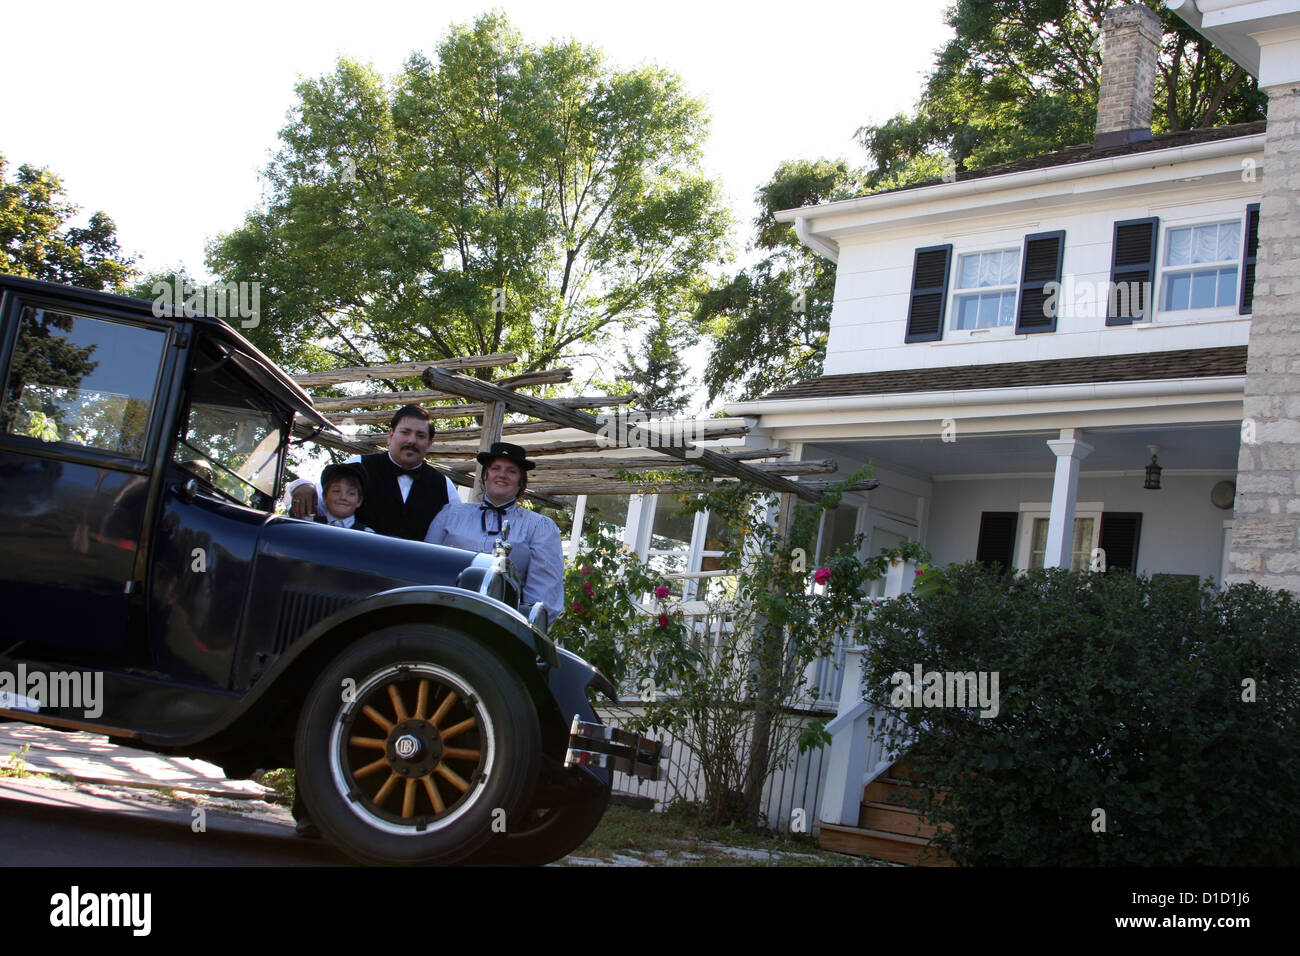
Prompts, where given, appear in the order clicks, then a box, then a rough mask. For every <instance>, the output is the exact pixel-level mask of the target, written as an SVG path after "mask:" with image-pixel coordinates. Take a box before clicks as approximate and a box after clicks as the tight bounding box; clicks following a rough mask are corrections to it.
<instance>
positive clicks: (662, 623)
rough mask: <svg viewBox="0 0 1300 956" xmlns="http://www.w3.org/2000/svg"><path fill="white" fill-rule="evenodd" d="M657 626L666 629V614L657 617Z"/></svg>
mask: <svg viewBox="0 0 1300 956" xmlns="http://www.w3.org/2000/svg"><path fill="white" fill-rule="evenodd" d="M659 626H660V627H667V626H668V615H667V614H660V615H659Z"/></svg>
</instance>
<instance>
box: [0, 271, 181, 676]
mask: <svg viewBox="0 0 1300 956" xmlns="http://www.w3.org/2000/svg"><path fill="white" fill-rule="evenodd" d="M86 301H87V300H79V299H76V298H72V297H69V298H68V299H66V300H64V299H61V298H59V297H58V296H57V295H56V294H54V293H50V294H45V295H42V294H40V293H37V292H32V293H30V294H24V293H19V292H10V293H8V294H7V295H6V296H5V299H4V313H3V325H2V326H0V328H3V336H2V337H0V363H3V370H4V375H5V379H4V391H3V393H2V394H0V607H3V614H0V650H2V652H3V653H4V654H5V656H10V657H16V658H26V659H31V660H43V661H51V662H62V663H67V664H72V665H82V666H90V665H110V666H111V665H113V664H125V663H129V662H130V661H131V660H132V659H133V658H134V657H135V656H137V655H138V654H139V652H140V651H141V650H142V649H143V645H142V644H141V643H139V641H140V639H141V638H142V630H141V631H140V632H139V633H137V634H136V635H135V638H136V639H135V640H133V639H132V634H131V628H130V626H129V623H128V615H129V613H130V612H131V609H132V607H133V606H135V607H138V606H139V604H138V602H139V595H140V592H141V591H142V588H143V582H142V577H143V573H144V564H143V561H142V560H141V557H142V556H141V543H142V540H143V537H142V535H143V534H144V531H145V527H146V524H147V518H148V514H149V500H150V491H151V476H152V468H151V464H152V461H153V457H154V455H155V453H156V450H157V443H158V436H159V433H160V431H161V428H162V426H161V420H162V419H163V418H165V417H166V406H167V402H168V388H167V386H168V384H169V383H170V381H171V367H172V363H173V362H174V361H175V353H176V351H177V350H176V349H175V348H172V347H171V344H172V340H173V336H175V335H176V330H175V329H174V328H173V327H172V326H171V325H170V324H169V323H167V322H165V321H150V320H149V317H148V315H147V313H146V314H145V315H140V314H139V313H136V312H130V311H127V310H125V309H124V310H121V311H118V310H114V309H113V308H111V307H109V306H107V305H105V306H103V307H102V308H97V307H95V306H93V305H87V304H86Z"/></svg>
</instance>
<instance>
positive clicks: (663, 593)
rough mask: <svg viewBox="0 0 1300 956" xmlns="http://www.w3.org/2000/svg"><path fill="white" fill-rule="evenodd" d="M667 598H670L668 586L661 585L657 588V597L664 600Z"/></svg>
mask: <svg viewBox="0 0 1300 956" xmlns="http://www.w3.org/2000/svg"><path fill="white" fill-rule="evenodd" d="M667 596H668V585H666V584H661V585H659V587H657V588H655V597H657V598H660V599H662V598H666V597H667Z"/></svg>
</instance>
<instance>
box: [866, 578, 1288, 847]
mask: <svg viewBox="0 0 1300 956" xmlns="http://www.w3.org/2000/svg"><path fill="white" fill-rule="evenodd" d="M927 576H928V577H930V578H931V579H932V580H931V584H932V585H935V586H932V587H930V588H927V589H926V590H925V591H924V592H923V591H922V589H921V588H918V589H917V590H916V591H914V592H913V593H912V594H910V595H906V596H904V597H901V598H898V599H896V600H893V601H887V602H885V603H884V604H882V605H881V606H880V607H878V608H877V609H876V613H875V615H874V616H873V617H872V618H871V619H870V620H869V621H867V622H865V624H864V628H863V630H862V632H861V638H860V640H861V642H862V643H863V644H865V645H868V646H870V648H871V650H870V652H869V653H868V655H867V657H866V661H865V667H864V674H863V689H864V696H866V697H867V698H868V699H870V700H873V701H875V702H876V703H877V704H878V705H879V706H881V707H882V708H890V709H891V713H893V714H895V715H896V716H897V717H898V718H899V719H900V720H901V721H903V722H904V723H905V724H906V725H907V726H908V727H909V728H911V730H912V731H913V732H915V734H916V735H917V737H916V742H915V743H914V744H913V745H912V748H911V755H910V757H909V761H910V763H911V767H912V770H913V773H914V775H915V777H916V779H918V780H921V781H924V786H922V787H918V788H916V789H915V791H913V793H914V796H915V797H916V800H915V806H916V808H917V809H919V810H920V811H921V812H922V813H923V815H924V816H925V817H926V818H927V819H928V820H929V821H930V822H932V823H934V824H937V825H940V827H941V828H940V829H939V831H938V832H937V833H936V834H935V836H934V838H933V842H934V843H935V844H937V845H938V846H940V847H942V848H943V849H944V850H946V851H947V852H948V853H949V854H951V855H952V856H953V857H954V858H955V859H956V860H958V862H962V863H969V864H973V865H976V866H990V865H1015V866H1227V865H1241V864H1253V865H1265V866H1268V865H1274V866H1277V865H1286V864H1292V865H1293V864H1294V863H1295V862H1296V860H1297V859H1300V817H1297V816H1296V814H1295V812H1294V807H1295V805H1296V802H1297V800H1300V750H1298V749H1297V748H1296V740H1297V732H1298V731H1300V644H1297V642H1296V639H1295V636H1296V634H1297V633H1300V601H1297V600H1296V598H1295V597H1294V596H1293V595H1292V594H1290V593H1289V592H1287V591H1270V590H1269V589H1267V588H1262V587H1259V586H1258V585H1255V584H1245V585H1235V586H1233V587H1231V588H1225V589H1222V590H1219V589H1215V588H1214V587H1212V586H1211V585H1210V583H1209V582H1205V583H1203V584H1197V583H1194V582H1185V581H1178V580H1170V579H1160V578H1155V579H1149V578H1144V577H1138V576H1136V575H1133V574H1130V573H1127V572H1123V571H1112V572H1109V573H1105V574H1101V573H1094V572H1088V571H1065V570H1060V569H1050V570H1046V571H1044V570H1035V571H1030V572H1029V573H1028V574H1025V575H1021V576H1011V575H1002V574H995V573H992V572H989V571H988V570H986V569H984V568H983V567H981V566H980V565H979V564H976V563H970V564H964V565H953V566H950V567H948V568H944V569H934V570H933V571H931V572H929V573H928V574H927ZM916 665H920V666H921V668H922V670H923V672H926V673H927V674H931V673H933V674H938V675H945V674H968V675H978V674H985V675H987V676H988V680H989V682H990V683H989V685H988V686H996V689H997V706H996V707H993V708H990V709H989V710H988V711H985V710H982V709H981V708H979V707H972V706H965V707H963V706H960V704H961V701H960V699H958V698H957V696H956V695H955V694H954V696H953V698H952V699H946V698H945V697H944V691H943V689H942V688H940V689H939V692H938V693H937V694H935V695H934V697H930V696H929V695H930V693H931V690H932V689H934V688H935V686H936V685H935V684H934V683H933V681H932V679H931V678H929V677H926V678H925V680H924V689H923V690H922V691H921V696H920V698H919V703H920V704H921V706H917V703H918V697H917V696H916V695H915V694H914V693H913V692H911V691H910V690H909V686H908V685H910V683H911V681H912V679H913V677H914V673H915V667H916ZM994 676H996V679H997V682H998V683H997V685H992V684H991V681H992V680H993V678H994ZM900 677H902V678H906V680H905V681H900ZM943 682H944V684H945V685H947V681H946V680H944V681H943ZM953 703H956V704H958V706H946V705H947V704H953ZM968 703H969V701H968ZM938 704H944V706H937V705H938ZM900 705H902V706H900ZM994 711H995V712H994ZM944 824H949V825H951V828H948V827H944V826H943V825H944Z"/></svg>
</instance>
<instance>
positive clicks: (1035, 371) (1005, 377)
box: [757, 345, 1246, 401]
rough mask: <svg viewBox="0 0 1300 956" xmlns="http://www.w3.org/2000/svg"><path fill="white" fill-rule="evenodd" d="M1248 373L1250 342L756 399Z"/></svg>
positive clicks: (814, 388)
mask: <svg viewBox="0 0 1300 956" xmlns="http://www.w3.org/2000/svg"><path fill="white" fill-rule="evenodd" d="M1245 374H1246V346H1244V345H1236V346H1225V347H1222V348H1213V349H1184V350H1181V351H1177V352H1139V353H1135V354H1132V355H1101V356H1090V357H1088V358H1071V359H1050V360H1048V361H1044V362H1003V363H1001V364H998V365H959V366H954V367H951V368H918V369H900V370H896V371H888V372H863V373H858V374H851V375H823V376H822V377H821V378H812V379H808V380H806V381H803V382H799V383H797V384H795V385H791V386H790V387H789V388H783V389H780V390H778V391H775V392H769V393H768V394H766V395H764V396H762V397H761V398H759V399H757V400H758V401H766V400H769V399H788V398H827V397H831V396H849V395H889V394H903V393H907V392H939V391H957V390H961V389H973V388H1028V387H1032V386H1035V385H1082V384H1087V383H1090V382H1138V381H1148V380H1158V379H1174V378H1213V377H1220V376H1230V375H1245Z"/></svg>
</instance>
